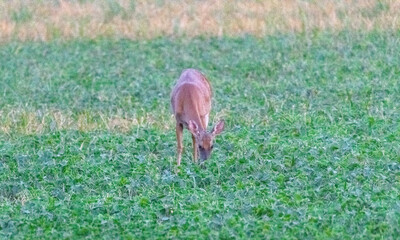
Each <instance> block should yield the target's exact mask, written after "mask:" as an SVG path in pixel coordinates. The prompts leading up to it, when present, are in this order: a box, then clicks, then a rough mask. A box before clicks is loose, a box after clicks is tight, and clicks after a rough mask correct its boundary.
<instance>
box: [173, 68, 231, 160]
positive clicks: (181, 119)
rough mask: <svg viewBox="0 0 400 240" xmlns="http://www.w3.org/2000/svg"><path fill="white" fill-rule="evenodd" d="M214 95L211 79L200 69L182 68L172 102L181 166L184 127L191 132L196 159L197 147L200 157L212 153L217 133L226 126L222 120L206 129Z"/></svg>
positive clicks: (195, 158) (204, 158) (195, 157)
mask: <svg viewBox="0 0 400 240" xmlns="http://www.w3.org/2000/svg"><path fill="white" fill-rule="evenodd" d="M211 97H212V92H211V85H210V82H209V81H208V80H207V78H206V77H205V76H204V75H203V74H202V73H201V72H200V71H198V70H196V69H186V70H184V71H183V72H182V74H181V76H180V77H179V80H178V82H177V83H176V85H175V87H174V89H173V90H172V93H171V106H172V111H173V113H174V115H175V119H176V140H177V151H178V166H179V165H180V164H181V156H182V150H183V146H182V134H183V127H186V128H187V129H188V130H189V131H190V132H191V133H192V140H193V159H194V161H195V162H197V152H198V151H199V152H200V160H201V161H204V160H206V159H208V158H209V157H210V154H211V151H212V149H213V140H214V138H215V136H216V135H218V134H220V133H221V132H222V130H224V124H225V122H224V121H223V120H221V121H219V122H218V123H217V124H216V125H215V127H214V128H213V129H212V131H211V132H207V125H208V117H209V114H210V110H211Z"/></svg>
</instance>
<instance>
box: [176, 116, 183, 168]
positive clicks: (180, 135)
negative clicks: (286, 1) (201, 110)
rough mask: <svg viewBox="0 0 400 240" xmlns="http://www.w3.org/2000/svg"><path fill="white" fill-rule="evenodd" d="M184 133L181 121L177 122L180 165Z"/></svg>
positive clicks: (179, 163)
mask: <svg viewBox="0 0 400 240" xmlns="http://www.w3.org/2000/svg"><path fill="white" fill-rule="evenodd" d="M182 133H183V126H182V124H180V123H176V143H177V144H176V145H177V149H176V150H177V153H178V161H177V164H178V166H179V165H181V157H182V149H183V147H182Z"/></svg>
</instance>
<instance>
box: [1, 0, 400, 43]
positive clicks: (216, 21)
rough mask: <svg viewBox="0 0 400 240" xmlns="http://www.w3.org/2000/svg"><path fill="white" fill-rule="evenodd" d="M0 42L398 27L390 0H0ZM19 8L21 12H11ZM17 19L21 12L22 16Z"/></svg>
mask: <svg viewBox="0 0 400 240" xmlns="http://www.w3.org/2000/svg"><path fill="white" fill-rule="evenodd" d="M0 6H1V7H0V41H2V42H5V41H10V40H13V39H18V40H22V41H26V40H41V41H47V40H51V39H54V38H66V39H69V38H78V37H85V38H95V37H98V36H114V37H125V38H131V39H147V38H153V37H157V36H161V35H168V36H187V37H195V36H199V35H212V36H221V35H228V36H237V35H242V34H252V35H255V36H264V35H268V34H273V33H276V32H304V31H310V30H315V29H317V30H342V29H347V28H348V29H355V30H366V31H369V30H373V29H390V30H393V29H399V26H400V20H399V17H398V16H399V15H398V13H399V12H400V1H394V0H381V1H378V0H363V1H355V0H337V1H331V0H319V1H305V0H302V1H300V0H285V1H282V0H269V1H260V0H249V1H239V0H234V1H217V0H204V1H198V0H189V1H186V0H185V1H184V0H177V1H148V0H137V1H133V0H112V1H106V0H94V1H63V0H60V1H26V0H14V1H7V0H0ZM21 11H23V12H22V13H24V14H25V15H28V16H27V17H25V18H24V17H20V19H19V18H18V17H15V16H20V15H22V14H19V15H18V13H19V12H21ZM22 16H23V15H22Z"/></svg>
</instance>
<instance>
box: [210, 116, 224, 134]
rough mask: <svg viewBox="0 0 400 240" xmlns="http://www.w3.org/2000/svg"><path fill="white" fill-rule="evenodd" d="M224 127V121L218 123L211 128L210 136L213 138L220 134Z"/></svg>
mask: <svg viewBox="0 0 400 240" xmlns="http://www.w3.org/2000/svg"><path fill="white" fill-rule="evenodd" d="M224 126H225V121H224V120H221V121H219V122H218V123H217V124H216V125H215V127H214V128H213V130H212V132H211V134H212V135H214V136H215V135H218V134H220V133H221V132H222V131H223V130H224Z"/></svg>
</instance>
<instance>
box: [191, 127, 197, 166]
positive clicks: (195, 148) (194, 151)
mask: <svg viewBox="0 0 400 240" xmlns="http://www.w3.org/2000/svg"><path fill="white" fill-rule="evenodd" d="M192 142H193V161H194V162H195V163H197V147H196V137H195V136H194V135H193V134H192Z"/></svg>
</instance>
